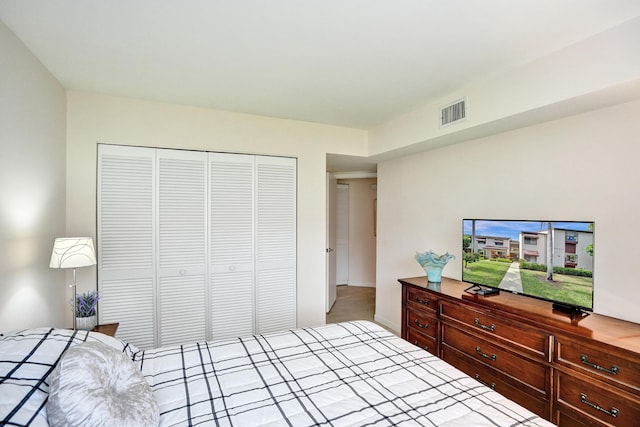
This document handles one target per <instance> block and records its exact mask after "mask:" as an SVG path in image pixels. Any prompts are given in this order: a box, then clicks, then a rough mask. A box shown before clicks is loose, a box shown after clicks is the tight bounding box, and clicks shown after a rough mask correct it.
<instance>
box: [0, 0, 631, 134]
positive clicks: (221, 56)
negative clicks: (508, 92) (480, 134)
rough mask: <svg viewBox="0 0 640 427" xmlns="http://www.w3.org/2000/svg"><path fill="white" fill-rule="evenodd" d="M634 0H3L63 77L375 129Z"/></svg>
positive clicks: (94, 86) (86, 85) (584, 29)
mask: <svg viewBox="0 0 640 427" xmlns="http://www.w3.org/2000/svg"><path fill="white" fill-rule="evenodd" d="M638 15H640V1H638V0H562V1H559V0H518V1H513V0H482V1H479V0H446V1H445V0H269V1H265V0H189V1H188V2H183V1H178V0H133V1H132V0H108V1H105V0H0V20H2V21H3V22H4V23H5V24H6V25H7V26H8V27H9V28H10V29H11V30H12V31H13V32H14V33H15V34H16V35H17V36H18V37H19V38H20V39H21V40H22V41H23V42H24V43H25V45H26V46H27V47H28V48H29V49H30V50H31V51H32V52H33V53H34V54H35V55H36V56H37V57H38V58H39V59H40V61H41V62H42V63H43V64H44V66H45V67H46V68H47V69H48V70H49V71H50V72H51V73H52V74H53V75H54V76H55V77H56V78H57V79H58V80H59V81H60V82H61V83H62V84H63V85H64V86H65V87H66V88H67V89H72V90H86V91H94V92H100V93H107V94H113V95H119V96H127V97H135V98H143V99H149V100H157V101H162V102H170V103H178V104H186V105H193V106H200V107H207V108H215V109H222V110H229V111H237V112H244V113H250V114H258V115H264V116H270V117H280V118H287V119H295V120H303V121H310V122H317V123H325V124H332V125H337V126H346V127H353V128H359V129H370V128H372V127H375V126H376V125H378V124H381V123H383V122H385V121H387V120H389V119H391V118H393V117H396V116H398V115H400V114H403V113H405V112H407V111H410V110H411V109H413V108H415V107H416V106H417V105H419V104H421V103H423V102H425V101H426V100H428V99H430V98H434V97H439V96H442V95H445V94H446V93H448V92H451V91H453V90H454V89H456V88H459V87H461V86H463V85H466V84H469V83H471V82H473V81H474V80H478V79H481V78H484V77H487V76H489V75H492V74H495V73H498V72H502V71H505V70H507V69H509V68H511V67H514V66H517V65H520V64H523V63H526V62H529V61H532V60H534V59H536V58H539V57H541V56H544V55H546V54H548V53H550V52H553V51H555V50H558V49H560V48H562V47H565V46H567V45H570V44H572V43H575V42H577V41H579V40H582V39H584V38H586V37H589V36H591V35H593V34H596V33H599V32H601V31H604V30H606V29H608V28H611V27H613V26H615V25H617V24H619V23H621V22H624V21H627V20H629V19H631V18H633V17H635V16H638Z"/></svg>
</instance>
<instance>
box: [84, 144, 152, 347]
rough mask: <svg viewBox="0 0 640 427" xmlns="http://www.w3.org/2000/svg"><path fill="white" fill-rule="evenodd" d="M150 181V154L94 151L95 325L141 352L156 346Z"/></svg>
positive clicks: (132, 149) (104, 147)
mask: <svg viewBox="0 0 640 427" xmlns="http://www.w3.org/2000/svg"><path fill="white" fill-rule="evenodd" d="M155 175H156V171H155V151H153V150H149V149H146V148H138V147H121V146H116V145H102V144H100V145H98V193H97V204H98V207H97V214H98V239H97V240H98V241H97V243H98V247H97V249H98V251H97V252H98V291H100V308H99V310H98V315H99V322H100V323H114V322H119V323H120V326H119V327H118V337H119V338H121V339H122V340H123V341H125V342H129V343H131V344H133V345H135V346H136V347H138V348H143V349H144V348H152V347H154V346H155V339H154V336H155V323H156V318H155V316H156V314H155V303H154V296H155V287H156V273H155V271H156V264H155V252H154V251H155V245H156V235H155V221H156V219H155V215H154V205H155V197H156V196H155V191H154V188H155V184H154V179H155Z"/></svg>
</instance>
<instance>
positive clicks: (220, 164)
mask: <svg viewBox="0 0 640 427" xmlns="http://www.w3.org/2000/svg"><path fill="white" fill-rule="evenodd" d="M254 163H255V156H251V155H241V154H226V153H209V183H210V188H209V197H210V201H209V221H210V225H209V228H210V235H211V239H210V242H211V243H210V251H209V252H210V255H209V258H210V260H209V262H210V269H211V270H210V271H211V284H210V287H211V296H210V299H211V320H210V324H211V337H212V339H214V340H217V339H224V338H231V337H238V336H244V335H251V334H252V333H253V330H254V323H255V317H254V315H253V313H254V311H255V299H254V280H253V276H254V273H255V269H254V262H253V259H254V253H255V243H254V234H255V225H254V221H255V216H254V208H253V201H254V180H255V178H254Z"/></svg>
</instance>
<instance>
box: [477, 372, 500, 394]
mask: <svg viewBox="0 0 640 427" xmlns="http://www.w3.org/2000/svg"><path fill="white" fill-rule="evenodd" d="M476 381H478V382H479V383H480V384H482V385H486V386H487V387H489V388H490V389H491V390H495V389H496V383H491V384H489V383H486V382H484V381H482V380H481V379H480V374H476Z"/></svg>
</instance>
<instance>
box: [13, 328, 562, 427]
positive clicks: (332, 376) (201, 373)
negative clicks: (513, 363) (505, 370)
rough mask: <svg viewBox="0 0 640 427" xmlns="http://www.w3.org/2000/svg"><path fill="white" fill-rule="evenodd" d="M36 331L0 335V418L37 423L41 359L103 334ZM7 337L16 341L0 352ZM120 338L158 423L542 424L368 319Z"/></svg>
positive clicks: (42, 395)
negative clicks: (180, 341)
mask: <svg viewBox="0 0 640 427" xmlns="http://www.w3.org/2000/svg"><path fill="white" fill-rule="evenodd" d="M38 331H39V332H38V333H34V332H29V331H25V332H23V333H22V334H23V338H22V339H21V340H17V339H16V338H15V337H2V338H0V424H2V423H3V422H5V423H8V425H23V424H20V423H21V422H24V421H25V420H27V421H28V420H30V419H31V418H33V419H32V425H46V411H45V409H44V405H43V401H44V400H45V399H46V393H47V391H48V385H47V382H46V375H47V372H49V368H46V367H44V368H42V366H44V365H46V364H47V363H53V364H55V360H56V359H57V358H59V356H60V352H61V351H64V348H67V347H68V345H75V344H77V343H79V342H83V341H84V340H92V339H102V337H104V336H103V335H100V334H95V333H89V334H88V335H87V334H86V333H85V332H78V333H77V334H76V335H75V337H74V338H73V339H71V338H70V336H71V334H73V332H72V331H65V330H53V331H51V330H38ZM45 331H50V332H48V334H49V335H50V339H52V340H54V341H55V342H56V343H57V344H56V345H49V347H51V348H50V349H49V350H51V351H50V352H51V359H53V361H52V362H47V363H45V364H44V365H42V364H40V365H38V366H41V369H39V370H40V371H41V374H44V375H45V376H44V379H43V378H41V379H40V380H37V379H31V380H30V381H24V380H21V379H19V378H17V376H19V375H16V374H17V372H19V371H20V370H21V369H23V370H24V369H25V368H26V366H27V363H28V358H27V359H25V356H24V355H22V356H18V353H20V351H21V352H22V353H25V352H26V354H34V355H35V354H38V353H39V352H40V350H39V349H37V348H36V351H33V348H34V345H33V344H34V343H36V342H38V340H40V339H41V337H42V335H43V333H45ZM38 334H39V335H38ZM27 336H28V337H29V338H25V337H27ZM96 336H97V337H98V338H95V337H96ZM106 338H108V337H106ZM65 340H66V341H65ZM9 341H10V342H11V345H10V346H14V347H17V346H19V347H24V348H22V350H20V351H18V349H17V348H16V349H15V350H14V351H11V352H9V353H10V355H7V354H5V351H7V348H9V347H10V346H8V345H7V343H8V342H9ZM46 341H47V340H44V342H46ZM114 341H116V342H117V340H114ZM42 346H43V345H42V344H41V345H40V346H39V347H42ZM112 346H116V347H117V346H118V344H114V343H112ZM119 346H120V350H122V351H125V353H126V354H128V355H129V356H130V357H131V358H132V359H133V360H134V362H135V363H136V364H137V365H138V366H139V367H140V369H141V371H142V373H143V375H144V377H145V378H146V379H147V381H148V382H149V384H150V385H151V388H152V390H153V393H154V395H155V398H156V400H157V403H158V407H159V409H160V425H163V426H172V425H176V426H178V425H179V426H182V425H185V426H186V425H215V426H260V425H263V426H286V425H290V426H313V425H327V426H365V425H367V426H391V425H406V426H410V425H411V426H413V425H424V426H464V427H469V426H513V425H523V426H549V425H551V424H550V423H548V422H546V421H544V420H543V419H541V418H539V417H537V416H535V415H534V414H532V413H530V412H529V411H527V410H525V409H523V408H522V407H520V406H518V405H517V404H515V403H513V402H511V401H509V400H507V399H506V398H504V397H502V396H501V395H500V394H498V393H496V392H494V391H492V390H491V389H489V388H488V387H485V386H483V385H482V384H480V383H479V382H477V381H475V380H474V379H472V378H471V377H469V376H467V375H466V374H464V373H462V372H461V371H459V370H457V369H455V368H453V367H451V366H450V365H448V364H447V363H446V362H444V361H442V360H440V359H438V358H437V357H435V356H432V355H431V354H429V353H427V352H425V351H424V350H421V349H419V348H417V347H415V346H413V345H412V344H410V343H408V342H406V341H404V340H402V339H400V338H398V337H396V336H394V335H392V334H390V333H389V332H387V331H385V330H384V329H382V328H380V327H378V326H377V325H375V324H373V323H370V322H349V323H340V324H332V325H326V326H322V327H318V328H307V329H301V330H295V331H291V332H285V333H279V334H271V335H266V336H256V337H244V338H237V339H233V340H228V341H219V342H210V343H200V344H191V345H185V346H174V347H167V348H160V349H153V350H146V351H136V350H135V349H133V348H128V347H126V345H124V344H119ZM54 347H56V348H55V349H54ZM56 351H59V352H58V355H57V356H56V355H55V353H56ZM39 358H40V359H42V358H44V356H43V355H41V356H39ZM9 359H12V360H13V359H20V361H18V362H16V361H12V360H9ZM25 360H26V361H25ZM12 371H13V373H12ZM18 389H19V390H21V394H22V395H23V397H24V396H26V394H29V393H26V392H25V390H27V389H32V390H35V392H33V393H31V394H30V396H29V398H28V399H26V401H25V399H23V398H22V397H16V396H14V394H15V393H16V390H18ZM5 400H11V402H13V403H9V404H5V403H4V402H5ZM31 400H32V401H31ZM16 401H18V402H17V403H16ZM29 401H31V402H29ZM27 402H29V405H27V404H26V403H27ZM11 405H14V406H13V407H11ZM16 405H22V406H20V407H19V408H18V409H15V408H16ZM27 406H28V408H27ZM12 423H15V424H12ZM25 424H26V423H25Z"/></svg>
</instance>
